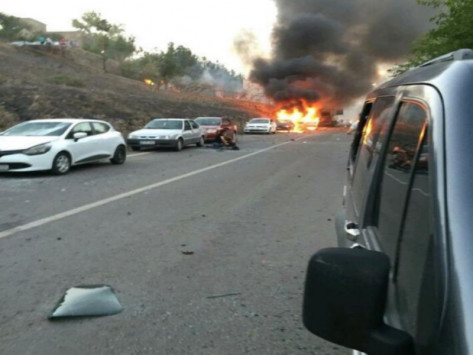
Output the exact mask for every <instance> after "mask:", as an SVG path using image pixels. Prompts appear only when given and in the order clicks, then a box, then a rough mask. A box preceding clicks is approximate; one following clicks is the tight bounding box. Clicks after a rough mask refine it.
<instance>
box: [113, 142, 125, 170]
mask: <svg viewBox="0 0 473 355" xmlns="http://www.w3.org/2000/svg"><path fill="white" fill-rule="evenodd" d="M125 160H126V148H125V147H124V146H123V145H119V146H118V147H117V149H115V153H114V154H113V157H112V159H110V162H111V163H112V164H117V165H119V164H123V163H124V162H125Z"/></svg>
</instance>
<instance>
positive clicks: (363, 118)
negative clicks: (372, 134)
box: [350, 102, 373, 165]
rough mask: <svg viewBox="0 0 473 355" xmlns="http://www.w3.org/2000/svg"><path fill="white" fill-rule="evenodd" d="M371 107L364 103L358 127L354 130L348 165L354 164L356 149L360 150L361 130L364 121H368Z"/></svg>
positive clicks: (370, 104) (370, 103) (368, 103)
mask: <svg viewBox="0 0 473 355" xmlns="http://www.w3.org/2000/svg"><path fill="white" fill-rule="evenodd" d="M372 107H373V102H366V103H365V105H364V106H363V110H362V111H361V113H360V117H359V120H358V126H357V128H356V131H355V135H354V137H353V141H352V143H351V149H350V163H351V164H353V163H355V160H356V156H357V155H358V149H359V148H360V142H361V135H362V134H363V128H364V127H365V124H366V121H368V117H369V115H370V113H371V109H372ZM351 164H350V165H351Z"/></svg>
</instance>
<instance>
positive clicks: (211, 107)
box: [0, 42, 272, 134]
mask: <svg viewBox="0 0 473 355" xmlns="http://www.w3.org/2000/svg"><path fill="white" fill-rule="evenodd" d="M271 112H272V108H271V107H269V106H266V105H264V104H261V103H255V102H248V101H242V100H235V99H222V98H215V97H205V96H198V95H196V94H188V93H176V92H169V91H159V90H153V89H151V88H150V87H149V86H147V85H145V84H144V83H142V82H140V81H136V80H131V79H127V78H124V77H121V76H119V75H116V74H111V73H103V71H102V69H101V62H100V58H97V57H94V56H93V55H92V54H90V53H86V52H84V51H82V50H80V49H69V50H68V51H67V52H66V53H65V55H62V54H61V53H60V52H58V51H52V50H47V49H45V48H26V47H15V46H12V45H10V44H6V43H2V42H0V131H1V130H3V129H5V128H7V127H9V126H11V125H13V124H15V123H18V122H21V121H24V120H29V119H34V118H49V117H89V118H98V119H104V120H107V121H109V122H111V123H113V124H114V125H115V126H116V127H117V129H119V130H120V131H122V132H123V133H124V134H126V133H127V132H129V131H131V130H134V129H136V128H139V127H141V126H142V125H143V124H144V123H145V122H147V121H148V120H149V119H150V118H153V117H190V118H192V117H198V116H227V117H230V118H232V119H234V120H235V121H237V123H240V124H239V125H240V126H241V123H242V122H243V121H244V120H246V119H247V118H249V117H258V116H267V115H269V114H271Z"/></svg>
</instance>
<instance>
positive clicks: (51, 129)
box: [3, 122, 71, 136]
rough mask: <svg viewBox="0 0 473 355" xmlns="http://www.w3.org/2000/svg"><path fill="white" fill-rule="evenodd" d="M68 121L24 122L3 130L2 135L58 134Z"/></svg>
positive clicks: (68, 123) (67, 124)
mask: <svg viewBox="0 0 473 355" xmlns="http://www.w3.org/2000/svg"><path fill="white" fill-rule="evenodd" d="M70 125H71V123H70V122H25V123H20V124H19V125H16V126H14V127H12V128H10V129H9V130H7V131H5V132H3V135H4V136H60V135H62V134H63V133H64V132H66V130H67V129H68V128H69V127H70Z"/></svg>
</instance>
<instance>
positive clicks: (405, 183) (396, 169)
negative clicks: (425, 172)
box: [373, 102, 427, 265]
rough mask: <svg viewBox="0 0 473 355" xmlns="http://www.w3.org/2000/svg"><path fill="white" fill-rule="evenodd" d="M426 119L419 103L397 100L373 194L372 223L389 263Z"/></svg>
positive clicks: (393, 253) (394, 246) (396, 240)
mask: <svg viewBox="0 0 473 355" xmlns="http://www.w3.org/2000/svg"><path fill="white" fill-rule="evenodd" d="M426 119H427V114H426V111H425V110H424V108H423V107H422V106H421V105H419V104H417V103H412V102H403V103H402V104H401V106H400V108H399V113H398V115H397V119H396V122H395V125H394V128H393V132H392V134H391V137H390V139H389V142H388V145H387V150H386V156H385V158H384V162H383V167H382V170H381V176H380V179H381V182H380V186H379V190H378V193H377V195H376V197H377V199H376V200H377V201H376V205H377V207H378V208H377V209H375V210H377V215H376V216H375V219H374V221H373V224H374V225H376V226H377V235H378V239H379V242H380V244H381V246H382V249H383V251H384V252H385V253H386V254H387V255H388V256H389V258H390V259H391V262H392V264H393V265H394V262H395V256H396V247H397V242H398V236H399V232H400V227H401V221H402V218H403V214H404V208H405V203H406V198H407V193H408V191H409V184H410V178H411V174H412V170H413V162H414V161H415V160H414V159H415V157H416V152H417V148H418V146H419V138H420V137H421V133H422V130H423V128H424V125H425V123H426Z"/></svg>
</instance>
